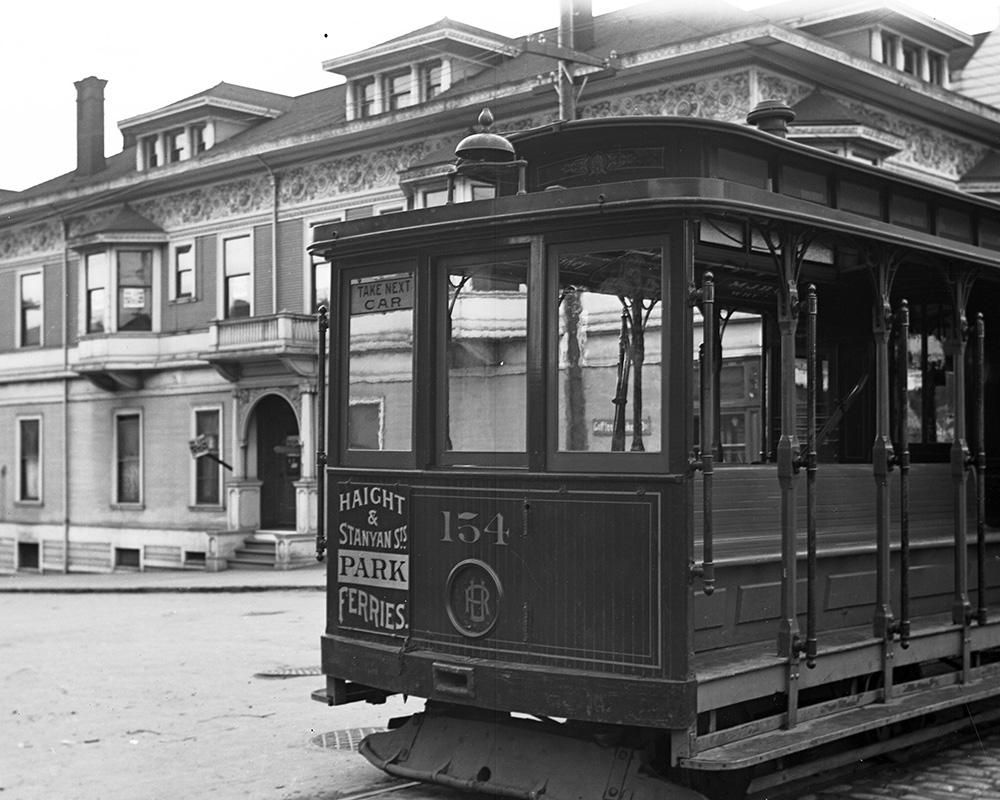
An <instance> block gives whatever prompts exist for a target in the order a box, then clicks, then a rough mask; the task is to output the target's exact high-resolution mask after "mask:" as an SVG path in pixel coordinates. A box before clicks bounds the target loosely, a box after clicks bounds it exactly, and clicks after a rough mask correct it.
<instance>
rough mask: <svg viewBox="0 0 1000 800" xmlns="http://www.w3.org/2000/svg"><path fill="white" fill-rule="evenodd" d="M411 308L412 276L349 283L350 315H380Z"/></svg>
mask: <svg viewBox="0 0 1000 800" xmlns="http://www.w3.org/2000/svg"><path fill="white" fill-rule="evenodd" d="M407 308H413V276H412V275H410V274H404V275H390V276H380V277H378V278H373V279H371V280H363V281H357V282H353V281H352V282H351V314H352V315H357V314H381V313H385V312H386V311H401V310H403V309H407Z"/></svg>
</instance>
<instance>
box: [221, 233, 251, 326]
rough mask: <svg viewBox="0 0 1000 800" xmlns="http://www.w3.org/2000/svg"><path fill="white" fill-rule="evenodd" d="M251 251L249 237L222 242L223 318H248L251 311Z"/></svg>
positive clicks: (239, 237)
mask: <svg viewBox="0 0 1000 800" xmlns="http://www.w3.org/2000/svg"><path fill="white" fill-rule="evenodd" d="M251 256H252V250H251V247H250V237H249V236H237V237H234V238H232V239H224V240H223V242H222V261H223V274H224V276H225V299H224V302H225V304H226V307H225V316H226V317H227V318H233V317H249V316H250V315H251V314H252V313H253V311H252V308H253V274H252V272H251V264H252V259H251Z"/></svg>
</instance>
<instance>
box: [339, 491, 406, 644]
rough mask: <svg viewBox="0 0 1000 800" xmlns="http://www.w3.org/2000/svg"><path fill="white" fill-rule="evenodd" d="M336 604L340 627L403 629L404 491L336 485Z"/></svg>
mask: <svg viewBox="0 0 1000 800" xmlns="http://www.w3.org/2000/svg"><path fill="white" fill-rule="evenodd" d="M337 491H338V503H339V515H338V520H339V525H338V532H337V537H338V538H337V543H338V547H337V602H338V605H339V615H338V619H339V623H340V625H341V626H342V627H344V628H354V629H358V630H364V631H370V632H372V633H383V634H390V635H396V636H403V635H405V633H406V631H407V630H408V628H409V624H410V622H409V614H408V603H407V601H408V598H409V588H410V541H409V513H410V511H409V505H410V493H409V487H400V486H359V485H358V484H353V483H341V484H338V485H337Z"/></svg>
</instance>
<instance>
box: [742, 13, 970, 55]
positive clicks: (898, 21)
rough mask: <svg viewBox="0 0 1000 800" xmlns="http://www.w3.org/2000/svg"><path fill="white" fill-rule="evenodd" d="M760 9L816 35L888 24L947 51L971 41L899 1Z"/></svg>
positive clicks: (783, 21) (783, 22)
mask: <svg viewBox="0 0 1000 800" xmlns="http://www.w3.org/2000/svg"><path fill="white" fill-rule="evenodd" d="M758 10H759V12H760V13H761V14H763V15H764V16H766V17H767V18H768V19H770V20H772V21H774V22H776V23H778V24H779V25H787V26H788V27H790V28H797V29H800V30H804V31H808V32H809V33H813V34H816V35H817V36H828V35H830V34H832V33H835V32H837V31H847V30H854V29H857V28H861V27H871V26H873V25H885V26H886V27H888V28H891V29H892V30H894V31H898V32H899V33H901V34H903V35H904V36H908V37H911V38H913V39H916V40H918V41H920V42H923V43H924V44H927V45H930V46H931V47H935V48H937V49H939V50H943V51H945V52H951V51H952V50H955V49H956V48H960V47H968V46H970V45H971V44H972V36H970V35H969V34H968V33H965V32H963V31H960V30H958V28H954V27H952V26H951V25H948V24H946V23H944V22H942V21H941V20H940V19H938V18H937V17H932V16H929V15H927V14H924V13H923V12H922V11H918V10H917V9H915V8H911V7H910V6H908V5H906V4H905V3H902V2H899V0H786V2H781V3H776V4H774V5H770V6H764V7H763V8H760V9H758Z"/></svg>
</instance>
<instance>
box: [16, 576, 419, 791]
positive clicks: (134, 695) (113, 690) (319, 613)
mask: <svg viewBox="0 0 1000 800" xmlns="http://www.w3.org/2000/svg"><path fill="white" fill-rule="evenodd" d="M322 628H323V594H322V592H318V591H278V592H264V593H244V592H238V593H207V594H206V593H197V594H193V593H156V594H22V595H18V594H7V595H3V597H2V611H0V798H2V800H36V798H37V799H38V800H41V798H45V800H117V799H118V798H121V800H126V799H127V800H143V799H145V798H149V799H151V800H163V799H165V798H170V800H181V799H182V798H183V799H184V800H186V799H187V798H202V797H206V798H207V797H212V798H217V799H218V800H227V799H228V798H268V800H275V799H278V800H285V799H286V798H289V799H290V798H301V799H302V800H329V799H330V798H335V797H338V796H340V795H342V794H344V793H354V792H356V791H359V790H364V789H368V788H374V787H376V786H378V785H384V784H385V783H386V782H387V778H385V777H383V775H382V773H381V772H379V771H377V770H375V769H374V768H373V767H371V766H369V765H368V763H367V762H366V761H365V760H364V759H363V758H361V756H359V755H357V754H356V753H354V752H351V751H350V750H338V749H332V748H329V747H327V748H324V747H320V746H318V745H316V744H314V743H313V742H312V739H313V737H315V736H317V735H319V734H323V733H327V732H332V731H345V730H353V729H356V728H361V727H375V726H378V727H382V726H384V724H385V722H386V720H387V719H388V718H389V717H391V716H399V715H403V714H407V713H412V711H415V710H419V709H420V706H421V704H420V703H417V702H415V701H410V703H409V705H407V706H404V704H403V702H402V701H401V700H396V701H395V702H393V701H390V702H389V703H387V704H385V705H383V706H370V705H358V704H354V705H350V706H344V707H340V708H327V707H325V706H323V705H321V704H319V703H316V702H314V701H312V700H310V699H309V693H310V691H312V690H313V689H316V688H319V687H320V686H322V685H323V678H322V677H318V676H312V677H294V678H284V679H277V678H263V677H255V675H257V674H258V673H262V672H267V671H279V670H280V669H281V668H284V667H290V668H310V667H312V668H316V667H318V666H319V636H320V633H321V631H322Z"/></svg>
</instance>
